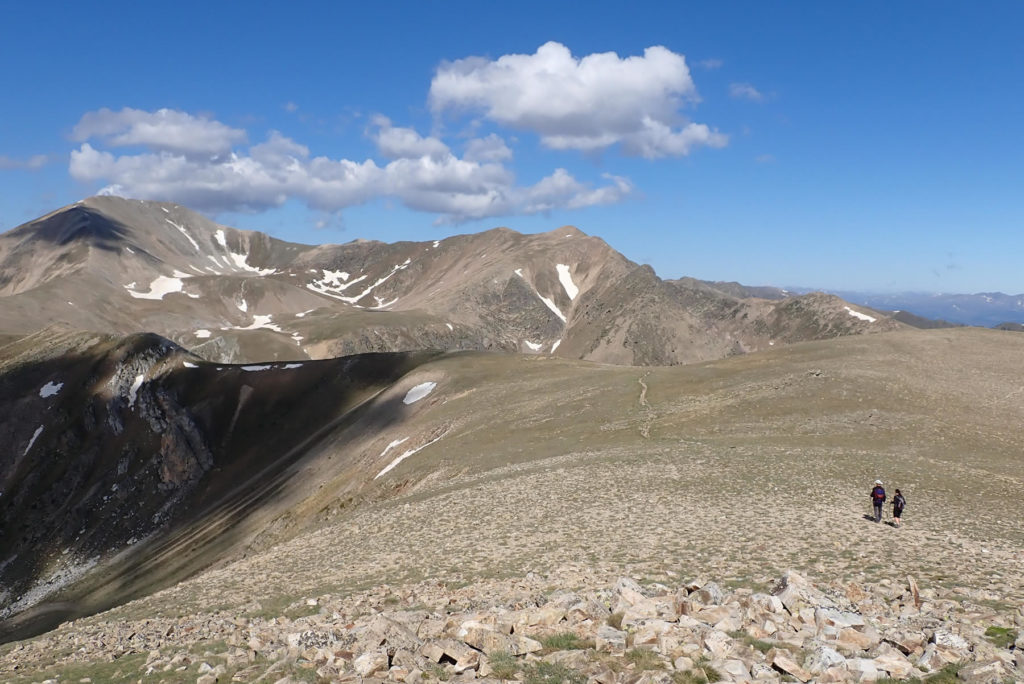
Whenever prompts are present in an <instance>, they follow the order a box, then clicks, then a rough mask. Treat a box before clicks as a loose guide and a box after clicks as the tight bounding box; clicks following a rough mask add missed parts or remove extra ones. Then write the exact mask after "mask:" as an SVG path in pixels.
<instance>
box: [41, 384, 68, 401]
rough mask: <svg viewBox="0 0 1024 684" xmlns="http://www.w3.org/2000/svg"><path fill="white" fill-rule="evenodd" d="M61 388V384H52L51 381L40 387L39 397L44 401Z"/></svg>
mask: <svg viewBox="0 0 1024 684" xmlns="http://www.w3.org/2000/svg"><path fill="white" fill-rule="evenodd" d="M63 386H64V383H63V382H53V381H52V380H51V381H50V382H48V383H46V384H45V385H43V386H42V388H41V389H40V390H39V396H41V397H42V398H43V399H46V398H47V397H52V396H53V395H54V394H56V393H57V392H60V389H61V387H63Z"/></svg>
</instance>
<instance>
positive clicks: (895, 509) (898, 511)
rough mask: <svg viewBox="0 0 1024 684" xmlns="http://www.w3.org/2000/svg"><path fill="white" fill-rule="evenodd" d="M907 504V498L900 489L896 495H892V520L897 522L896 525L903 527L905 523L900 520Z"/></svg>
mask: <svg viewBox="0 0 1024 684" xmlns="http://www.w3.org/2000/svg"><path fill="white" fill-rule="evenodd" d="M906 505H907V500H906V499H904V498H903V494H901V493H900V490H898V489H897V490H896V495H895V496H894V497H892V521H893V522H894V523H896V527H902V526H903V523H902V522H900V518H902V517H903V507H904V506H906Z"/></svg>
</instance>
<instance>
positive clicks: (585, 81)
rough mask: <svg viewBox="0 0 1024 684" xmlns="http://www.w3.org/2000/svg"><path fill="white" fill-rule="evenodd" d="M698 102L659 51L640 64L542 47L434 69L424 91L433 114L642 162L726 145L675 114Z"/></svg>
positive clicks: (675, 64) (668, 54)
mask: <svg viewBox="0 0 1024 684" xmlns="http://www.w3.org/2000/svg"><path fill="white" fill-rule="evenodd" d="M698 101H699V96H698V95H697V89H696V87H695V86H694V83H693V79H692V78H691V77H690V70H689V68H688V67H687V65H686V59H685V58H684V57H683V55H680V54H677V53H674V52H672V51H671V50H669V49H667V48H664V47H660V46H655V47H649V48H647V49H646V50H644V54H643V56H642V57H641V56H631V57H626V58H620V57H619V56H618V55H617V54H616V53H614V52H605V53H595V54H591V55H587V56H585V57H582V58H576V57H573V55H572V54H571V53H570V52H569V49H568V48H567V47H565V46H564V45H561V44H560V43H555V42H549V43H545V44H544V45H542V46H541V47H540V48H538V49H537V52H536V53H534V54H532V55H522V54H511V55H504V56H502V57H499V58H498V59H497V60H494V61H490V60H487V59H485V58H481V57H469V58H466V59H460V60H456V61H454V62H448V63H445V64H442V65H441V67H439V68H438V70H437V73H436V74H435V75H434V79H433V80H432V82H431V84H430V104H431V107H432V108H433V109H434V111H435V112H442V111H445V110H449V109H454V110H462V109H465V110H474V111H479V110H482V111H483V113H484V116H485V117H486V118H488V119H490V120H492V121H494V122H496V123H499V124H501V125H503V126H508V127H511V128H516V129H521V130H530V131H534V132H536V133H537V134H538V135H539V136H540V138H541V142H542V143H543V144H544V145H546V146H547V147H550V148H553V149H575V150H584V151H589V150H601V149H605V148H607V147H610V146H611V145H614V144H616V143H621V145H622V149H623V151H624V152H626V153H627V154H639V155H642V156H644V157H648V158H656V157H663V156H678V155H684V154H688V153H689V152H690V150H691V148H692V147H693V146H695V145H701V144H704V145H714V146H721V145H725V144H726V143H727V141H728V138H727V137H726V136H724V135H722V134H721V133H717V132H714V131H712V130H711V129H709V128H708V127H707V126H706V125H704V124H690V123H689V122H688V121H687V120H686V118H685V117H684V116H682V114H681V113H680V109H681V107H683V106H684V105H685V104H688V103H696V102H698ZM693 126H697V127H698V128H692V127H693ZM687 131H689V132H687ZM703 131H706V133H703ZM698 132H700V134H697V133H698Z"/></svg>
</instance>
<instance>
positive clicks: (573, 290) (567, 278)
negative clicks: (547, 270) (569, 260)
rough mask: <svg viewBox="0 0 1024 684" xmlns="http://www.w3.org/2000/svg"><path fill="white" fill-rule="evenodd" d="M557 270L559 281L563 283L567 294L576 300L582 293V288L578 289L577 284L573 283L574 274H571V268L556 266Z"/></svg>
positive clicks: (561, 265) (563, 265)
mask: <svg viewBox="0 0 1024 684" xmlns="http://www.w3.org/2000/svg"><path fill="white" fill-rule="evenodd" d="M555 268H556V269H558V280H559V282H561V283H562V287H564V288H565V294H567V295H569V299H570V301H571V300H574V299H576V295H578V294H579V293H580V288H578V287H576V283H574V282H572V274H570V273H569V267H568V266H567V265H565V264H556V265H555Z"/></svg>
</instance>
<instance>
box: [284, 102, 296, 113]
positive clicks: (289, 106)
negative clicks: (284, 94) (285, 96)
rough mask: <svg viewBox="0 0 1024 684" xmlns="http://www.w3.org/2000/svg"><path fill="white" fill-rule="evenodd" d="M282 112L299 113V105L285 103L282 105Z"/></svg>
mask: <svg viewBox="0 0 1024 684" xmlns="http://www.w3.org/2000/svg"><path fill="white" fill-rule="evenodd" d="M284 110H285V111H286V112H297V111H299V105H297V104H295V103H294V102H291V101H289V102H285V103H284Z"/></svg>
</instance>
